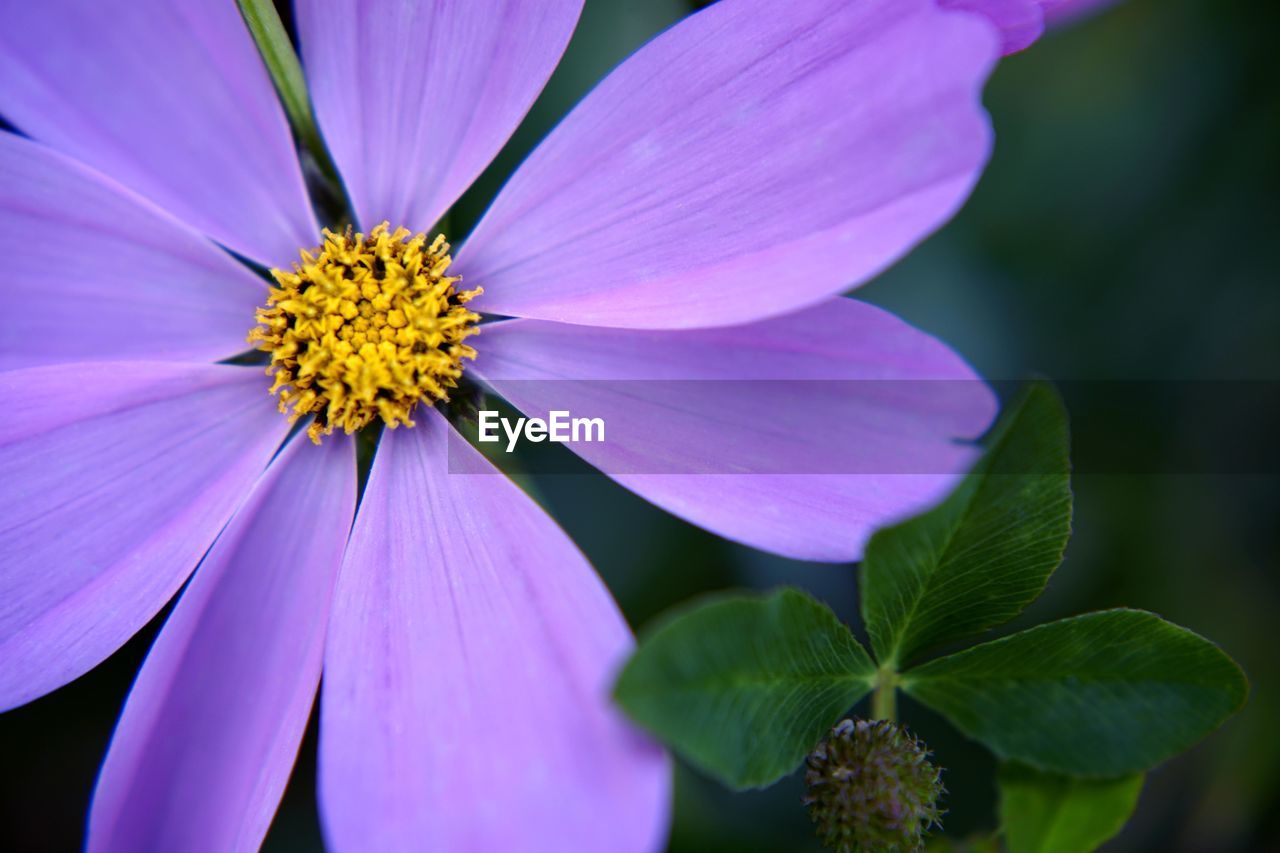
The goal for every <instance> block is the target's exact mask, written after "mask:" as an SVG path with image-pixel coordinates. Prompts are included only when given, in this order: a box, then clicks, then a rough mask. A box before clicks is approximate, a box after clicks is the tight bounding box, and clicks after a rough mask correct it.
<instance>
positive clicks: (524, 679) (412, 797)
mask: <svg viewBox="0 0 1280 853" xmlns="http://www.w3.org/2000/svg"><path fill="white" fill-rule="evenodd" d="M418 421H419V423H418V426H417V427H416V428H414V429H411V430H407V431H406V430H397V431H395V432H388V433H385V434H384V435H383V439H382V444H381V447H380V448H379V449H378V454H377V457H376V458H375V461H374V466H373V473H372V475H371V477H370V480H369V485H368V488H367V490H366V491H365V494H364V498H363V502H362V504H361V507H360V513H359V516H358V518H357V519H356V525H355V529H354V530H353V532H352V536H351V543H350V545H349V547H348V550H347V556H346V559H345V560H344V562H343V566H342V572H341V574H340V575H339V580H338V589H337V593H336V596H335V602H334V610H333V619H332V625H331V627H330V632H329V643H328V648H327V651H326V653H325V673H324V683H323V687H322V701H321V717H320V794H321V804H322V806H323V809H322V810H323V814H324V823H325V828H326V833H327V837H328V840H329V842H330V845H331V846H332V847H333V848H334V849H336V850H339V851H344V850H477V851H478V850H504V851H556V853H573V851H584V853H585V851H592V853H595V851H601V850H609V851H641V850H651V849H655V848H656V847H657V846H658V845H659V844H661V842H662V840H663V838H664V837H665V831H666V821H667V806H668V798H669V784H670V771H669V768H668V766H667V763H666V760H665V759H664V757H663V755H662V753H661V751H660V750H659V749H657V748H656V747H655V746H654V745H653V744H651V743H649V742H648V741H646V740H645V739H644V738H643V737H641V736H640V735H639V734H637V733H636V732H634V731H633V730H632V729H630V728H629V727H628V725H627V724H626V723H625V722H624V721H623V720H622V718H621V716H620V714H619V713H618V712H617V711H615V710H614V709H613V708H612V707H611V705H610V700H609V691H610V686H611V683H612V676H613V673H614V669H615V667H617V666H618V665H619V664H620V663H621V662H622V660H623V659H624V658H625V656H626V655H627V653H628V652H629V650H630V649H631V645H632V641H631V635H630V633H629V631H628V630H627V626H626V624H625V623H624V622H623V620H622V617H621V616H620V614H619V613H618V611H617V608H616V606H615V605H614V603H613V601H612V600H611V599H610V597H609V594H608V592H607V591H606V590H605V588H604V586H603V585H602V584H601V583H600V580H599V578H598V577H596V575H595V573H594V572H593V571H592V569H591V567H590V566H589V565H588V564H587V562H586V560H585V559H584V558H583V557H582V555H581V554H580V553H579V552H578V550H577V549H576V548H574V546H573V544H572V543H571V542H570V541H569V540H568V538H567V537H566V536H565V535H564V533H563V532H562V531H561V530H560V529H559V528H558V527H557V526H556V525H555V523H554V522H553V521H551V519H549V518H548V517H547V516H546V515H545V514H544V513H543V512H542V511H541V510H540V509H539V508H538V507H537V506H536V505H535V504H534V503H533V502H532V501H531V500H529V498H528V497H526V496H525V495H524V494H523V493H522V492H521V491H520V490H519V489H518V488H516V487H515V485H513V484H512V483H511V482H510V481H509V480H507V479H506V478H505V477H502V476H500V475H497V473H496V472H495V471H494V470H493V469H492V467H491V466H489V465H488V463H487V462H485V461H484V460H483V459H482V458H481V457H480V456H479V454H476V453H474V452H473V453H472V454H471V455H470V456H469V457H467V459H466V464H467V466H469V468H470V470H472V471H475V472H477V473H475V474H450V473H448V470H447V460H446V450H445V444H446V436H447V435H448V434H449V433H450V432H451V430H450V428H449V427H448V425H447V424H446V423H445V422H444V420H443V418H441V417H440V416H439V415H438V414H436V413H435V412H434V411H431V410H427V411H426V412H423V413H421V414H420V415H419V417H418Z"/></svg>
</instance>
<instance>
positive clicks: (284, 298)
mask: <svg viewBox="0 0 1280 853" xmlns="http://www.w3.org/2000/svg"><path fill="white" fill-rule="evenodd" d="M301 254H302V263H300V264H294V267H293V272H285V271H283V270H272V271H271V275H272V276H273V277H274V278H275V280H276V283H277V284H278V285H279V286H278V287H273V288H271V293H270V295H269V296H268V297H267V305H266V307H264V308H259V309H258V312H257V315H256V319H257V321H258V324H259V325H258V327H257V328H255V329H254V330H253V331H251V332H250V333H249V341H250V342H251V343H256V344H257V345H258V349H261V350H265V351H266V352H269V353H271V364H270V365H268V367H267V373H269V374H274V382H273V383H272V385H271V389H270V390H271V393H273V394H274V393H277V392H278V393H279V394H280V411H282V412H285V413H287V414H288V415H289V419H290V420H297V419H298V418H300V417H302V416H303V415H307V414H315V417H316V419H315V422H314V423H313V424H312V425H311V426H310V427H309V428H308V429H307V435H309V436H310V437H311V440H312V441H314V442H315V443H316V444H319V443H320V437H321V436H323V435H328V434H330V433H331V432H333V430H334V429H335V428H339V427H340V428H342V429H343V430H345V431H346V432H347V433H348V434H350V433H353V432H355V431H356V430H358V429H360V428H362V427H365V426H367V425H368V424H369V423H370V422H372V421H373V419H374V418H375V417H381V418H382V420H383V421H384V422H386V424H387V426H389V427H392V428H394V427H397V426H399V425H400V424H404V425H405V426H413V420H411V419H410V413H411V412H412V411H413V407H414V406H416V405H417V404H418V403H419V402H426V403H427V404H428V405H430V404H431V403H434V402H436V401H439V400H448V399H449V389H450V388H454V387H456V386H457V384H458V378H459V377H460V376H462V359H464V358H471V359H474V358H475V357H476V351H475V350H474V349H472V348H471V347H469V346H467V345H466V344H465V343H463V341H464V340H465V339H466V338H469V337H471V336H472V335H474V334H477V333H478V332H479V331H480V329H479V328H478V327H477V326H476V325H475V324H476V323H477V322H478V321H479V319H480V315H479V314H476V313H475V312H473V311H469V310H467V309H466V307H465V305H466V303H468V302H470V301H471V300H472V299H474V298H475V297H476V296H478V295H480V293H481V292H482V291H481V289H480V288H476V289H475V290H456V289H455V287H454V285H456V284H457V283H458V282H459V281H460V280H461V277H460V276H448V275H445V273H446V272H447V271H448V269H449V264H450V263H452V261H453V259H452V258H451V257H450V256H449V244H448V243H446V242H445V239H444V235H443V234H441V235H440V236H438V237H436V238H435V240H433V241H432V242H431V243H430V245H428V244H427V236H426V235H425V234H417V235H413V236H412V237H410V231H409V230H408V229H406V228H397V229H396V230H395V231H394V232H392V231H389V230H388V223H386V222H384V223H382V224H381V225H379V226H378V227H377V228H374V229H373V231H371V232H370V233H369V236H368V237H366V236H365V235H364V234H360V233H353V232H352V229H351V228H350V227H348V228H347V230H346V231H345V232H342V233H337V232H334V231H328V230H326V231H325V232H324V244H323V245H322V246H320V247H319V248H317V249H315V250H313V251H312V252H307V251H303V252H302V253H301Z"/></svg>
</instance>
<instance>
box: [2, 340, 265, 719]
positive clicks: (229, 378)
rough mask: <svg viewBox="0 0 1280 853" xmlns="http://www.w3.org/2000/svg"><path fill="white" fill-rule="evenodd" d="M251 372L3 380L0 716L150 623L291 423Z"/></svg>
mask: <svg viewBox="0 0 1280 853" xmlns="http://www.w3.org/2000/svg"><path fill="white" fill-rule="evenodd" d="M266 387H267V380H266V379H265V377H263V376H262V374H261V373H260V372H259V369H258V368H244V367H230V366H218V365H204V364H200V365H192V364H153V363H145V362H120V363H95V364H74V365H58V366H52V367H36V368H31V369H28V370H15V371H11V372H9V373H0V410H3V411H4V412H5V417H4V418H3V419H0V710H4V709H6V708H12V707H14V706H16V705H21V704H22V703H24V702H28V701H30V700H31V699H34V698H36V697H37V696H41V695H43V694H45V693H48V692H49V691H50V690H53V689H55V688H57V687H60V686H62V685H63V684H66V683H67V682H68V681H70V680H72V679H73V678H76V677H78V676H80V675H81V674H83V673H84V672H86V671H88V670H89V669H92V668H93V667H94V666H96V665H97V664H98V663H99V662H100V661H101V660H102V659H103V658H105V657H106V656H107V655H109V654H111V653H112V652H113V651H115V650H116V649H117V648H119V646H120V645H121V644H122V643H124V641H125V640H127V639H129V637H130V636H132V635H133V633H134V632H135V631H137V630H138V629H139V628H141V627H142V626H143V625H144V624H146V622H147V621H148V620H149V619H151V617H152V616H154V615H155V614H156V612H157V611H159V610H160V608H161V607H162V606H164V603H165V602H166V601H168V600H169V599H170V598H171V597H172V596H173V594H174V593H175V592H176V591H177V590H178V587H180V586H181V585H182V583H183V581H184V580H186V578H187V576H188V575H189V574H190V573H191V569H192V568H193V567H194V566H195V565H196V563H197V562H199V560H200V557H201V556H202V555H203V554H204V552H205V550H206V549H207V548H208V547H209V543H210V542H212V541H213V539H214V537H215V536H217V535H218V531H219V530H221V529H222V527H223V525H224V524H225V523H226V521H227V519H228V518H229V517H230V516H231V513H232V511H233V510H234V509H235V507H236V506H237V505H238V504H239V503H240V502H241V500H242V499H243V497H244V494H245V492H247V491H248V489H249V487H250V486H251V485H252V483H253V481H254V479H255V478H256V477H257V476H258V475H259V474H261V473H262V470H263V468H264V467H265V465H266V463H267V460H269V459H270V458H271V454H272V453H273V452H274V451H275V450H276V448H277V447H279V446H280V442H281V440H282V439H283V438H284V435H285V432H286V431H287V429H288V422H287V421H286V420H285V418H283V417H281V415H280V414H279V413H278V412H277V411H276V409H275V406H274V405H273V403H272V401H271V399H270V398H269V397H268V396H267V393H266Z"/></svg>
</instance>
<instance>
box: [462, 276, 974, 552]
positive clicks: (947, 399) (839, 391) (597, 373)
mask: <svg viewBox="0 0 1280 853" xmlns="http://www.w3.org/2000/svg"><path fill="white" fill-rule="evenodd" d="M478 341H479V342H478V343H477V344H476V348H477V349H478V350H479V356H478V358H477V361H476V365H475V367H474V368H473V370H474V372H475V375H477V376H478V377H480V378H482V379H484V380H485V381H486V382H487V383H488V384H490V385H491V386H493V387H494V388H495V389H496V390H497V391H498V392H499V393H501V394H502V395H503V396H504V397H506V398H507V399H508V400H510V401H511V402H512V403H513V404H514V405H515V406H517V407H518V408H520V409H521V410H522V411H525V412H527V413H529V414H531V415H535V416H539V417H544V418H545V417H547V415H548V413H549V412H550V411H551V410H553V409H554V410H563V411H568V412H570V413H571V414H572V416H573V417H599V418H603V420H604V422H605V441H604V442H602V443H600V442H597V443H586V442H576V443H573V444H570V445H569V446H570V447H571V448H572V449H573V450H574V451H575V452H577V453H578V454H579V455H581V456H582V457H583V458H584V459H586V460H588V461H589V462H591V463H592V464H594V465H595V466H597V467H598V468H600V469H601V470H602V471H603V472H604V473H606V474H608V475H609V476H611V477H612V478H613V479H615V480H617V481H618V482H619V483H621V484H622V485H624V486H626V487H627V488H629V489H631V490H633V491H635V492H636V493H638V494H639V495H641V496H642V497H644V498H646V499H648V500H650V501H652V502H654V503H655V504H657V505H658V506H661V507H663V508H664V509H667V510H669V511H670V512H673V513H675V514H676V515H679V516H681V517H682V518H685V519H687V520H689V521H691V522H693V523H695V524H698V525H701V526H703V527H706V528H708V529H709V530H712V531H713V532H715V533H719V534H720V535H722V536H725V537H728V538H730V539H734V540H736V541H739V542H743V543H746V544H748V545H752V546H755V547H757V548H762V549H764V550H767V551H775V552H777V553H780V554H784V555H786V556H789V557H795V558H799V559H808V560H828V561H844V560H854V559H857V558H859V557H860V556H861V553H862V547H863V545H864V544H865V542H866V540H867V538H868V536H869V535H870V534H871V532H873V531H874V530H875V528H877V527H879V526H881V525H884V524H886V523H888V522H890V521H893V520H896V519H899V518H901V517H903V516H907V515H910V514H912V513H914V512H917V511H919V510H920V509H922V508H923V507H925V506H927V505H929V504H931V503H933V502H934V501H936V500H937V499H939V498H940V497H942V496H943V495H944V494H946V492H947V491H948V490H949V489H950V488H951V487H953V486H954V485H955V482H956V478H957V477H958V476H959V475H960V473H962V472H963V471H964V470H965V469H966V468H967V467H968V466H969V464H970V463H971V462H972V461H973V460H974V458H975V450H974V449H973V448H972V447H971V446H967V445H963V444H960V443H958V442H957V439H970V438H974V437H976V436H978V435H979V434H981V433H982V432H983V431H984V430H985V429H986V428H987V426H988V425H989V424H990V422H991V419H992V418H993V417H994V414H995V402H994V399H993V396H992V394H991V391H990V389H988V388H987V386H986V385H985V384H984V383H983V382H981V380H979V379H978V378H977V377H976V376H975V375H974V373H973V372H972V370H970V368H969V367H968V365H966V364H965V363H964V361H962V360H961V359H960V358H959V356H957V355H956V354H955V353H953V352H952V351H951V350H950V349H948V348H947V347H946V346H944V345H943V344H941V343H940V342H938V341H937V340H935V339H933V338H931V337H929V336H928V335H926V334H924V333H923V332H919V331H916V330H915V329H913V328H911V327H910V326H908V325H907V324H905V323H903V322H902V321H901V320H899V319H897V318H896V317H894V316H893V315H891V314H888V313H887V312H885V311H882V310H880V309H878V308H873V307H872V306H870V305H867V304H865V303H861V302H855V301H853V300H851V299H833V300H830V301H828V302H827V303H824V304H823V305H820V306H817V307H815V308H810V309H808V310H806V311H802V312H800V313H798V314H791V315H787V316H785V317H781V318H777V319H775V320H771V321H768V322H763V323H757V324H754V325H749V326H735V327H730V328H720V329H703V330H695V331H649V332H645V331H635V330H620V329H601V328H591V327H585V326H571V325H561V324H555V323H546V322H541V321H533V320H515V321H509V322H506V323H498V324H494V325H491V326H487V327H486V328H485V331H484V333H483V334H482V335H481V337H480V338H479V339H478ZM558 380H559V381H558ZM562 380H586V381H562Z"/></svg>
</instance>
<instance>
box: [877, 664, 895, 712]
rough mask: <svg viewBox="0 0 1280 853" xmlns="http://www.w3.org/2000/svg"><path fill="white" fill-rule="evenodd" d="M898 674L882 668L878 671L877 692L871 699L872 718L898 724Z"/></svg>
mask: <svg viewBox="0 0 1280 853" xmlns="http://www.w3.org/2000/svg"><path fill="white" fill-rule="evenodd" d="M897 694H898V673H896V672H894V671H893V670H892V669H885V668H883V667H882V668H880V669H879V670H877V671H876V692H875V694H874V695H873V696H872V697H871V716H872V717H874V718H875V719H877V720H888V721H889V722H891V723H893V722H897V719H898V695H897Z"/></svg>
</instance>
